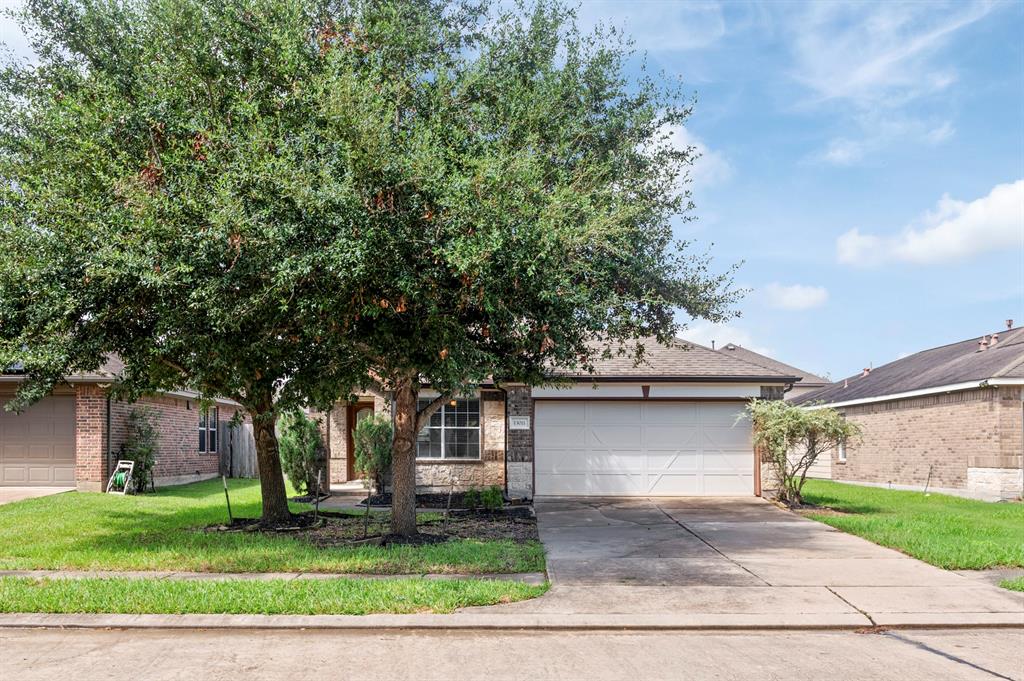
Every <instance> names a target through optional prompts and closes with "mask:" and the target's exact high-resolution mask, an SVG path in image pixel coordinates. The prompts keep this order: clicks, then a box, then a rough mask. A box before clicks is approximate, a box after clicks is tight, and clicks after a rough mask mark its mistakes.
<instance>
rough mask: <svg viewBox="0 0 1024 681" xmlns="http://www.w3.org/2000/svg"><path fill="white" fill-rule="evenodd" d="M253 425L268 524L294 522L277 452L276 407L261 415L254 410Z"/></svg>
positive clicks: (261, 491)
mask: <svg viewBox="0 0 1024 681" xmlns="http://www.w3.org/2000/svg"><path fill="white" fill-rule="evenodd" d="M249 413H250V416H252V426H253V430H254V431H255V435H256V465H257V467H258V469H259V475H260V493H261V494H262V496H263V516H262V518H261V519H262V521H263V522H264V523H265V524H270V523H282V522H287V521H289V520H291V517H292V514H291V511H289V510H288V494H287V492H286V491H285V486H284V472H283V471H282V470H281V454H280V452H279V451H278V449H277V433H276V432H275V430H274V425H275V421H276V419H275V418H274V416H275V414H274V411H273V409H272V408H267V409H265V410H261V411H259V412H253V411H250V412H249Z"/></svg>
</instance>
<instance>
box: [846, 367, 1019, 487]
mask: <svg viewBox="0 0 1024 681" xmlns="http://www.w3.org/2000/svg"><path fill="white" fill-rule="evenodd" d="M840 411H841V412H843V413H844V414H845V415H846V417H847V418H848V419H850V420H851V421H854V422H856V423H858V424H860V426H861V428H862V429H863V438H862V440H861V442H858V443H851V444H849V445H848V446H847V448H846V449H847V460H846V461H845V462H840V461H839V460H838V456H837V453H836V452H832V478H833V479H834V480H839V481H846V482H864V483H871V484H877V485H885V486H888V485H891V486H893V487H894V488H909V489H922V488H923V487H924V486H925V484H926V482H927V484H928V486H929V488H930V489H934V490H935V491H937V492H949V493H954V494H961V495H963V496H972V497H977V498H982V499H992V500H994V499H999V498H1004V499H1009V498H1014V497H1017V496H1020V494H1021V486H1020V485H1021V472H1020V470H1021V459H1022V457H1021V447H1022V444H1021V443H1022V431H1024V424H1022V402H1021V392H1020V388H1018V387H1002V388H978V389H974V390H963V391H958V392H953V393H944V394H938V395H924V396H921V397H914V398H909V399H904V400H893V401H890V402H877V403H873V404H865V405H856V406H851V407H845V408H842V409H840ZM929 470H930V471H931V477H930V479H929Z"/></svg>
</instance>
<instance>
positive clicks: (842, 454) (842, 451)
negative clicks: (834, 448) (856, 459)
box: [838, 438, 846, 463]
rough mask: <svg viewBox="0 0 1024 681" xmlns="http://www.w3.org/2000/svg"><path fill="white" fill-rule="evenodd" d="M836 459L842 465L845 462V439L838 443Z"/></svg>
mask: <svg viewBox="0 0 1024 681" xmlns="http://www.w3.org/2000/svg"><path fill="white" fill-rule="evenodd" d="M838 457H839V461H841V462H843V463H845V462H846V439H845V438H844V439H842V440H840V441H839V447H838Z"/></svg>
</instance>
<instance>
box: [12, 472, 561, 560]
mask: <svg viewBox="0 0 1024 681" xmlns="http://www.w3.org/2000/svg"><path fill="white" fill-rule="evenodd" d="M228 484H229V488H230V493H231V507H232V510H233V511H234V515H235V517H249V518H254V517H258V516H259V514H260V487H259V481H256V480H229V481H228ZM291 506H292V510H293V511H296V512H298V511H306V510H309V509H310V507H309V506H308V505H301V504H292V505H291ZM436 517H437V514H429V515H428V516H425V517H424V519H427V518H436ZM225 522H227V510H226V507H225V503H224V490H223V487H222V486H221V481H220V480H210V481H206V482H198V483H193V484H189V485H181V486H178V487H166V488H162V489H160V490H159V491H158V492H157V493H156V494H144V495H139V496H120V495H114V494H94V493H82V492H69V493H65V494H56V495H53V496H48V497H41V498H37V499H27V500H24V501H19V502H15V503H11V504H6V505H4V506H0V569H5V570H34V569H41V570H175V571H192V572H331V573H360V574H426V573H445V574H453V573H458V574H487V573H509V572H543V571H544V567H545V562H544V549H543V547H542V546H541V544H540V542H538V541H527V542H516V541H512V540H506V539H500V540H483V539H453V540H451V541H447V542H443V543H434V544H423V545H395V546H388V547H382V546H373V545H356V546H352V545H348V546H346V545H337V546H317V545H314V544H313V543H311V542H309V541H304V540H303V539H302V538H300V537H295V536H287V535H285V534H282V533H277V534H275V533H262V532H204V531H203V530H202V528H204V527H206V526H208V525H213V524H217V523H225Z"/></svg>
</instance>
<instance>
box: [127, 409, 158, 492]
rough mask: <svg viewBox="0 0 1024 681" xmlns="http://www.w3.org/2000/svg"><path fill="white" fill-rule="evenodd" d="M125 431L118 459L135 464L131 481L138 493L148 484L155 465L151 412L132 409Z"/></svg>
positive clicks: (155, 441) (154, 425) (153, 420)
mask: <svg viewBox="0 0 1024 681" xmlns="http://www.w3.org/2000/svg"><path fill="white" fill-rule="evenodd" d="M127 431H128V432H127V435H126V437H125V440H124V442H123V443H122V444H121V451H120V453H119V454H118V458H120V459H125V460H130V461H134V462H135V466H134V467H133V468H132V481H133V483H134V484H133V487H134V489H135V491H136V492H137V493H140V492H144V491H145V490H146V487H147V486H148V485H149V484H150V480H151V479H152V475H153V466H154V465H155V464H156V452H157V434H156V423H155V419H154V416H153V412H152V411H150V410H149V409H147V408H145V407H134V408H133V409H132V410H131V411H130V412H129V413H128V423H127Z"/></svg>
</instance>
